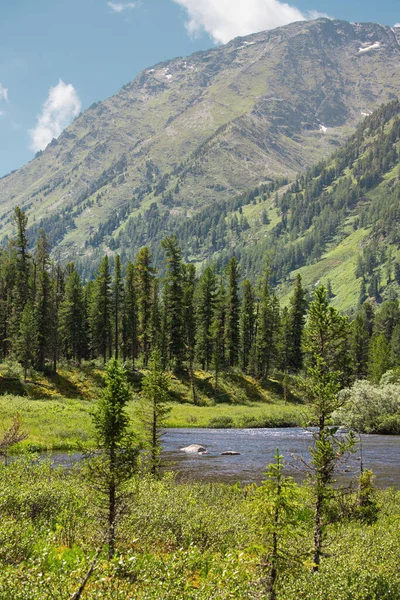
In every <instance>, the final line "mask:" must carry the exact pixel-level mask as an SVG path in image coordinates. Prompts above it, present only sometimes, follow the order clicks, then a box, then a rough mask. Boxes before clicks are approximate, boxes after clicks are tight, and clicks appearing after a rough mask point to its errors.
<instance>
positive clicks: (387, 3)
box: [0, 0, 400, 176]
mask: <svg viewBox="0 0 400 600" xmlns="http://www.w3.org/2000/svg"><path fill="white" fill-rule="evenodd" d="M314 11H316V13H318V14H327V15H329V16H332V17H335V18H339V19H346V20H348V21H377V22H379V23H382V24H386V25H390V26H393V25H394V24H395V23H399V22H400V6H399V5H398V0H380V2H376V1H375V0H335V2H333V1H328V0H292V1H290V2H289V3H288V4H284V3H281V2H279V0H131V1H129V0H126V1H125V0H113V1H111V2H108V1H107V0H34V1H33V0H0V139H1V144H0V176H1V175H4V174H6V173H8V172H9V171H11V170H12V169H16V168H18V167H20V166H22V165H23V164H25V163H26V162H28V161H29V160H30V159H31V158H32V157H33V156H34V154H35V151H36V150H38V149H40V148H42V147H44V146H45V145H46V143H47V142H48V141H50V139H51V137H50V136H53V135H54V136H57V135H58V134H59V133H60V131H61V130H62V128H63V127H65V126H66V125H68V123H69V122H71V120H72V119H73V118H74V116H76V114H78V113H79V111H80V110H84V109H86V108H87V107H88V106H90V104H92V103H93V102H96V101H98V100H101V99H104V98H106V97H107V96H110V95H112V94H113V93H115V92H116V91H117V90H118V89H119V88H120V87H121V86H122V85H124V84H125V83H127V82H128V81H131V80H132V79H134V78H135V76H136V75H137V74H138V72H139V71H140V70H141V69H143V68H144V67H149V66H151V65H152V64H154V63H156V62H159V61H161V60H165V59H168V58H173V57H175V56H182V55H187V54H191V53H192V52H195V51H196V50H201V49H206V48H210V47H211V46H213V45H215V44H216V43H222V42H226V41H228V40H229V39H231V38H233V37H235V36H236V35H245V34H247V33H252V32H254V31H257V30H261V29H270V28H273V27H276V26H279V25H283V24H285V23H288V22H291V21H294V20H298V19H299V18H310V17H313V16H314V15H315V14H316V13H315V12H314ZM49 138H50V139H49Z"/></svg>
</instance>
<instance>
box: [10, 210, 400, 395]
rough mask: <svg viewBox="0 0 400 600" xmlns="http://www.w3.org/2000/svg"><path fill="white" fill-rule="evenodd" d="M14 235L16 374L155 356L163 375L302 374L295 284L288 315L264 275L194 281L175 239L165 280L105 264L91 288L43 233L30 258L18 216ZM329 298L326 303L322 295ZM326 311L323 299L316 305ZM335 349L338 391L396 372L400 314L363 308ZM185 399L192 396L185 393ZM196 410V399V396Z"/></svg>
mask: <svg viewBox="0 0 400 600" xmlns="http://www.w3.org/2000/svg"><path fill="white" fill-rule="evenodd" d="M15 226H16V235H15V238H14V239H12V240H11V241H10V243H9V246H8V247H7V248H6V249H4V250H2V252H1V259H0V357H1V359H3V360H4V359H6V358H8V357H15V358H16V359H17V360H19V361H20V362H21V364H22V365H23V366H24V369H25V375H26V373H27V370H28V369H29V368H30V367H34V368H36V369H38V370H43V369H46V368H51V369H53V370H54V371H55V370H56V369H57V362H58V361H59V360H60V359H63V360H68V361H74V362H77V363H80V362H81V361H82V360H87V359H89V360H90V359H97V358H101V359H103V360H104V362H106V361H107V360H108V359H109V358H110V357H112V356H115V357H117V358H121V359H122V360H124V361H129V362H130V363H131V364H132V366H134V365H135V364H136V363H138V364H139V365H141V366H146V365H147V363H148V360H149V357H150V354H151V352H152V350H153V349H155V348H157V349H158V350H159V351H160V353H161V357H162V363H163V368H165V369H167V368H168V369H171V370H176V371H179V370H181V369H187V370H188V372H189V374H190V376H191V378H192V381H193V369H194V367H195V366H199V367H201V368H202V369H205V370H211V369H212V370H214V371H215V376H216V380H217V381H218V374H219V373H220V372H221V371H222V370H224V369H226V368H240V369H241V370H242V371H243V372H244V373H248V374H251V375H253V376H255V377H257V378H259V379H264V378H267V377H268V376H269V375H270V374H271V373H272V372H274V371H278V372H280V373H282V374H284V375H286V374H292V373H293V374H295V373H298V372H300V371H301V370H302V368H303V359H304V357H303V341H302V340H303V329H304V325H305V322H306V318H307V293H306V291H305V290H304V288H303V286H302V282H301V277H300V276H298V277H297V278H296V281H295V284H294V290H293V295H292V298H291V300H290V303H289V306H287V307H281V306H280V303H279V301H278V298H277V297H276V295H275V293H274V290H273V288H272V287H271V285H270V279H271V277H270V273H269V272H268V271H265V272H264V273H263V274H262V275H261V277H260V278H259V281H258V283H257V284H256V285H253V283H252V282H250V280H249V279H245V280H244V281H242V279H241V271H240V265H239V264H238V262H237V260H236V258H234V257H233V258H231V259H230V261H229V263H228V265H227V267H226V268H225V269H224V270H223V271H217V269H216V268H215V267H211V266H209V267H206V268H205V269H204V271H203V273H202V274H201V276H200V277H197V275H196V270H195V267H194V265H193V264H187V263H186V262H185V261H184V260H183V258H182V251H181V248H180V246H179V243H178V240H177V238H176V236H174V237H166V238H165V239H164V240H163V241H162V243H161V250H162V252H163V253H164V261H165V267H164V270H165V275H164V276H163V277H159V276H157V273H156V270H155V269H154V267H153V265H152V257H151V254H150V251H149V249H148V248H147V247H146V246H144V247H143V248H141V249H140V250H139V252H138V254H137V256H136V260H135V261H134V262H130V263H128V264H127V265H126V266H125V268H123V267H122V265H121V261H120V257H119V255H116V256H115V257H114V259H113V265H112V264H111V261H110V258H109V257H108V256H104V258H103V259H102V261H101V263H100V267H99V270H98V273H97V275H96V277H95V279H94V280H91V281H89V282H88V283H87V284H86V285H84V284H83V282H82V280H81V278H80V276H79V273H78V271H77V270H76V268H75V266H74V264H73V263H70V264H68V265H67V266H66V267H65V268H61V267H60V266H59V265H56V264H54V263H53V262H52V261H51V259H50V247H49V244H48V241H47V238H46V235H45V233H44V232H43V231H42V232H41V233H40V236H39V239H38V242H37V245H36V249H35V252H34V253H32V254H30V253H29V252H28V242H27V236H26V231H27V217H26V215H25V214H24V212H23V211H21V210H20V209H19V208H17V209H16V211H15ZM330 293H331V292H330ZM322 301H323V302H325V304H326V305H328V304H329V298H328V293H327V292H326V290H324V293H323V298H322V299H321V302H322ZM340 340H341V341H340V344H339V343H337V344H336V346H337V347H335V348H332V349H331V350H330V352H331V354H332V361H333V362H332V368H334V369H335V370H338V371H340V372H341V374H342V375H341V384H342V385H347V384H348V383H350V382H351V381H352V380H354V379H359V378H365V377H370V378H371V379H372V380H373V381H378V380H379V378H380V376H381V375H382V374H383V373H384V372H385V370H387V369H389V368H391V367H395V366H400V309H399V306H398V302H397V300H392V301H388V302H386V303H385V304H384V305H383V307H382V309H381V310H380V311H379V313H378V314H377V316H375V312H374V309H373V307H372V305H371V304H369V303H365V304H364V306H363V307H362V309H361V311H360V313H359V314H358V315H357V317H356V318H355V320H354V321H353V322H352V323H350V322H349V320H348V319H347V318H344V320H343V327H342V332H341V336H340ZM193 390H194V386H193ZM194 399H195V394H194Z"/></svg>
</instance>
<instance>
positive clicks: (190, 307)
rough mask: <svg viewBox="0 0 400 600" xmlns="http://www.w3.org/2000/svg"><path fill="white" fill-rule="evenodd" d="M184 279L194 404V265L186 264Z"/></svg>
mask: <svg viewBox="0 0 400 600" xmlns="http://www.w3.org/2000/svg"><path fill="white" fill-rule="evenodd" d="M183 279H184V280H183V330H184V342H185V358H186V360H187V363H188V370H189V377H190V387H191V391H192V400H193V404H197V397H196V387H195V381H194V372H193V363H194V357H195V348H196V325H197V324H196V315H195V304H194V299H195V289H196V268H195V266H194V265H186V266H184V271H183Z"/></svg>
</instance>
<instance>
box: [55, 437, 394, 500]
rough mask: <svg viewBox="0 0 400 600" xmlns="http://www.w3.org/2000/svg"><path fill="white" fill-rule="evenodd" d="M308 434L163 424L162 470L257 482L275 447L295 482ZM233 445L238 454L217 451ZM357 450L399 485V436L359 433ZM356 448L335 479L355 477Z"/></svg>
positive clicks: (379, 479)
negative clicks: (193, 450) (194, 449)
mask: <svg viewBox="0 0 400 600" xmlns="http://www.w3.org/2000/svg"><path fill="white" fill-rule="evenodd" d="M311 442H312V434H311V433H310V432H307V431H304V430H303V429H301V428H296V427H293V428H287V429H286V428H285V429H284V428H276V429H167V430H166V432H165V434H164V436H163V439H162V443H163V447H164V452H163V461H164V464H165V468H166V469H167V470H173V471H176V472H177V473H178V480H179V481H208V482H218V481H219V482H227V483H234V482H241V483H252V482H259V481H261V479H262V477H263V472H264V471H265V468H266V466H267V465H268V464H269V463H270V462H272V461H273V456H274V454H275V452H276V449H277V448H279V451H280V453H281V454H283V456H284V458H285V463H286V474H288V475H292V476H293V477H295V479H296V480H297V481H301V480H302V479H304V477H305V473H304V470H303V468H302V463H301V460H300V458H301V457H304V459H305V460H309V453H308V447H309V445H310V444H311ZM190 444H200V445H202V446H205V447H206V448H207V451H208V453H207V454H203V455H197V454H186V453H185V452H182V451H181V450H180V448H183V447H185V446H189V445H190ZM226 450H235V451H237V452H240V455H239V456H221V452H224V451H226ZM362 454H363V464H364V468H365V469H372V471H373V472H374V473H375V475H376V484H377V485H378V486H380V487H390V486H393V487H395V488H397V489H400V436H390V435H363V436H362ZM80 458H81V455H79V454H74V455H72V456H71V455H69V454H67V453H55V454H53V455H52V459H53V461H54V462H55V464H57V465H64V466H66V467H70V466H71V465H72V464H73V463H74V462H76V461H77V460H79V459H80ZM359 470H360V451H359V448H358V449H357V452H356V453H355V454H354V455H353V456H352V457H351V458H350V459H349V460H348V461H347V462H346V463H345V464H344V465H343V466H342V467H341V470H340V472H339V473H338V480H339V481H343V480H346V479H347V480H348V479H350V478H351V477H354V476H357V475H358V474H359Z"/></svg>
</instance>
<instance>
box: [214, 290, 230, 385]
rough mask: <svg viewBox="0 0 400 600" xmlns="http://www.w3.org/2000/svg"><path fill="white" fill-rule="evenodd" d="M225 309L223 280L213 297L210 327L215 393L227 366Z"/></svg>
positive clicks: (226, 305) (226, 304)
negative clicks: (220, 376)
mask: <svg viewBox="0 0 400 600" xmlns="http://www.w3.org/2000/svg"><path fill="white" fill-rule="evenodd" d="M227 307H228V303H227V301H226V290H225V286H224V282H223V279H222V278H221V281H220V283H219V286H218V290H217V292H216V295H215V301H214V315H213V321H212V325H211V332H212V349H213V350H212V357H213V366H214V371H215V386H214V389H215V393H216V394H217V392H218V381H219V375H220V373H221V371H222V370H224V368H225V367H226V365H227V362H228V360H227V351H226V344H225V336H224V334H225V332H226V321H227Z"/></svg>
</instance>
